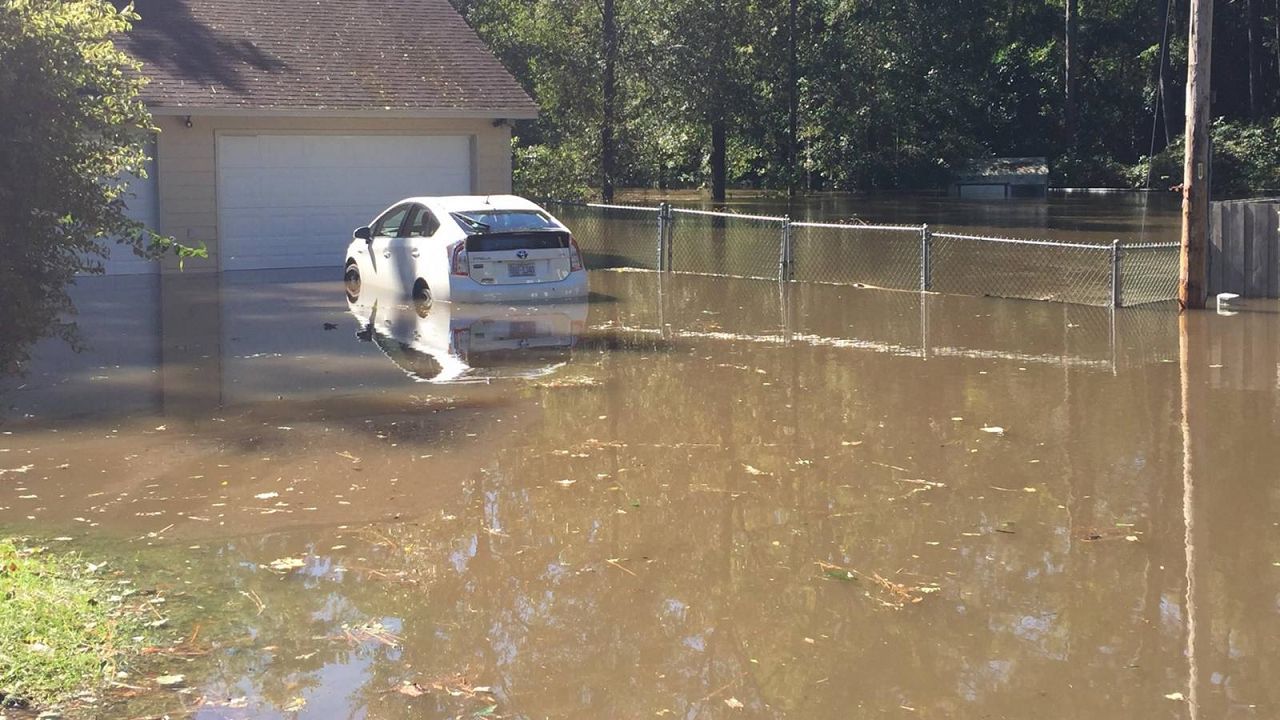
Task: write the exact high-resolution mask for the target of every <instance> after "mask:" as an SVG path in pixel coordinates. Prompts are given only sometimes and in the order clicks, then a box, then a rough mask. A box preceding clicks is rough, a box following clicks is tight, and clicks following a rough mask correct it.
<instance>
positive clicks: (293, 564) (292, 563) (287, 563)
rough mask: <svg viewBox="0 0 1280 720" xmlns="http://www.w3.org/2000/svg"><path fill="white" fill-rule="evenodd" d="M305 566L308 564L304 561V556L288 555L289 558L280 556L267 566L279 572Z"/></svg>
mask: <svg viewBox="0 0 1280 720" xmlns="http://www.w3.org/2000/svg"><path fill="white" fill-rule="evenodd" d="M305 566H306V563H305V562H303V560H302V558H292V557H287V558H278V559H276V560H272V561H271V563H270V564H269V565H268V566H267V567H269V568H271V569H272V570H276V571H279V572H289V571H291V570H297V569H298V568H301V567H305Z"/></svg>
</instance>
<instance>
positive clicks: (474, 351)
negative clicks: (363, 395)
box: [347, 286, 587, 383]
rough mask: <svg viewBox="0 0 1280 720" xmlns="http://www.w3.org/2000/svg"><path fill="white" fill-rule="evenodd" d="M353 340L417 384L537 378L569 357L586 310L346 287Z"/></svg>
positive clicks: (568, 304) (569, 305)
mask: <svg viewBox="0 0 1280 720" xmlns="http://www.w3.org/2000/svg"><path fill="white" fill-rule="evenodd" d="M347 306H348V309H349V310H350V311H351V314H352V316H354V317H355V319H356V322H357V323H359V330H358V331H357V332H356V337H357V338H358V339H359V340H361V341H362V342H371V343H373V344H375V345H377V346H378V348H379V349H380V350H381V351H382V352H383V354H385V355H386V356H387V357H388V358H390V359H391V360H392V361H393V362H394V363H395V364H396V365H397V366H398V367H399V368H400V369H401V370H403V371H404V373H405V374H406V375H408V376H409V378H410V379H412V380H414V381H415V382H430V383H466V382H489V381H493V380H498V379H504V378H536V377H541V376H543V375H547V374H549V373H552V372H554V371H555V370H556V369H557V368H559V367H560V366H561V365H563V364H565V363H566V362H568V361H569V360H570V359H571V357H572V352H573V348H574V346H575V345H577V342H578V337H579V336H580V335H581V334H582V333H583V330H584V329H585V327H586V324H587V303H585V302H565V303H554V304H542V305H533V306H510V305H494V304H484V305H478V304H468V303H456V302H455V303H428V302H425V301H422V300H410V299H408V298H406V297H405V296H404V294H403V293H402V292H400V291H399V290H397V289H392V288H381V287H373V286H370V287H366V288H364V289H363V290H362V291H361V292H360V293H359V294H355V295H353V294H351V292H350V289H349V288H348V292H347Z"/></svg>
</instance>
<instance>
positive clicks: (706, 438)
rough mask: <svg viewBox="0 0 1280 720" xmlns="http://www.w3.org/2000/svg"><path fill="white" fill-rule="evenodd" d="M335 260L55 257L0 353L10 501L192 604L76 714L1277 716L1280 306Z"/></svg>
mask: <svg viewBox="0 0 1280 720" xmlns="http://www.w3.org/2000/svg"><path fill="white" fill-rule="evenodd" d="M328 275H329V274H328V273H323V274H319V275H317V274H315V273H283V274H281V273H256V274H236V275H227V276H224V277H223V278H217V277H216V276H210V277H199V276H192V277H170V276H166V277H164V278H163V280H162V281H161V280H159V279H154V278H153V279H148V278H119V279H114V280H113V279H106V278H103V279H88V280H84V281H82V282H81V283H80V287H79V288H78V289H77V301H78V303H79V306H80V309H81V317H80V325H81V329H82V334H83V341H84V344H85V346H86V349H85V350H84V351H83V352H82V353H74V352H72V351H71V350H70V349H69V348H67V347H66V346H64V345H62V344H59V343H58V342H54V341H46V342H45V343H43V344H41V345H39V346H38V347H37V348H36V351H35V357H34V360H33V362H32V364H31V365H30V368H29V372H28V373H27V374H26V375H25V376H23V377H17V378H9V379H6V380H4V381H3V382H2V383H0V408H2V410H0V418H2V421H0V432H2V433H3V434H2V435H0V470H2V471H3V474H2V475H0V530H2V531H3V532H5V533H8V534H21V535H30V536H35V537H38V538H45V539H49V541H50V542H64V543H65V544H66V546H68V547H81V548H86V552H89V553H90V554H92V553H94V552H105V550H102V549H103V548H110V551H111V552H114V553H117V554H120V555H122V556H125V557H129V558H134V559H135V561H136V562H137V563H139V564H140V565H141V566H143V567H145V568H150V571H152V572H154V573H155V574H156V577H159V578H161V579H159V580H156V581H154V582H155V583H157V584H158V585H159V586H162V589H163V591H164V593H165V594H167V595H169V596H171V602H174V603H179V602H186V603H188V605H189V606H190V605H192V604H194V610H192V609H191V607H189V608H188V613H189V614H191V613H194V615H195V618H196V619H195V620H194V621H192V623H191V624H189V625H188V626H186V627H185V628H183V629H182V633H183V634H184V635H186V634H187V633H188V632H192V631H193V630H194V628H193V627H192V625H197V626H199V628H200V629H199V630H198V631H197V632H195V635H196V639H195V641H194V642H193V643H192V645H193V646H194V647H195V648H196V649H197V650H198V653H197V654H194V655H192V656H191V657H186V658H181V657H174V658H172V659H168V660H164V661H163V662H162V663H161V665H162V667H160V668H158V669H157V671H158V670H165V671H169V672H180V673H182V674H184V675H186V677H187V688H186V690H185V691H184V692H181V693H171V692H166V693H164V694H162V695H161V696H160V700H158V701H157V699H156V698H155V697H148V696H147V695H144V696H141V697H139V698H136V699H134V700H131V701H124V702H123V704H117V705H112V706H111V707H110V708H109V709H103V710H102V711H101V712H100V715H101V716H112V717H134V716H137V715H140V714H144V713H153V712H157V710H156V705H155V703H157V702H159V703H160V706H161V708H162V709H163V710H164V711H166V712H169V713H170V714H172V715H177V716H181V715H184V714H186V715H191V716H194V717H200V718H221V717H295V716H297V717H315V718H328V717H370V718H410V717H413V718H417V717H442V718H443V717H484V716H486V714H490V715H493V716H503V717H520V718H535V717H536V718H541V717H557V718H587V717H590V718H653V717H685V718H692V717H699V718H702V717H723V718H733V717H775V718H783V717H786V718H850V717H859V718H860V717H903V718H911V717H921V718H955V717H967V718H979V717H990V718H1025V717H1028V716H1031V715H1036V716H1042V717H1050V718H1077V717H1078V718H1134V717H1138V718H1188V717H1195V718H1245V717H1250V718H1252V717H1257V718H1266V717H1276V716H1277V715H1280V690H1278V689H1277V687H1276V685H1275V683H1274V678H1275V677H1277V675H1278V674H1280V648H1277V646H1276V644H1275V638H1276V637H1280V525H1278V523H1280V494H1278V492H1277V468H1280V443H1277V440H1278V439H1280V307H1277V306H1275V305H1269V304H1265V303H1260V304H1255V305H1254V306H1253V307H1252V308H1251V309H1250V310H1249V311H1246V312H1242V313H1241V314H1239V315H1235V316H1231V317H1223V316H1217V315H1213V314H1210V313H1197V314H1193V315H1191V316H1189V317H1187V318H1186V320H1185V324H1183V325H1182V326H1181V327H1180V325H1179V320H1178V317H1177V315H1176V313H1175V312H1174V311H1173V310H1172V309H1171V308H1169V307H1167V306H1150V307H1144V308H1135V309H1130V310H1122V311H1119V312H1118V313H1116V314H1114V315H1112V314H1111V313H1110V312H1109V311H1106V310H1103V309H1099V308H1088V307H1076V306H1067V305H1058V304H1051V303H1036V302H1018V301H1006V300H995V299H984V298H966V297H943V296H920V295H918V294H914V293H895V292H886V291H873V290H864V289H858V288H850V287H831V286H806V285H795V286H792V287H791V288H789V289H783V290H780V288H779V286H778V285H777V284H776V283H770V282H762V281H746V280H726V279H716V278H702V277H684V276H673V277H670V278H665V279H664V278H661V277H660V276H658V275H656V274H652V273H635V272H624V273H619V272H601V273H596V274H594V275H593V277H592V283H593V290H594V291H595V295H594V296H593V298H592V302H591V303H590V304H589V305H587V306H564V307H556V308H550V309H548V308H540V309H521V310H504V309H501V308H480V309H474V308H473V309H470V310H467V309H455V308H449V307H448V306H445V305H440V306H437V307H435V308H429V309H425V308H419V307H414V306H412V305H407V304H404V303H402V302H398V301H396V300H395V299H394V298H385V297H378V296H377V294H376V293H365V294H364V297H362V298H356V299H354V300H349V299H348V298H347V297H346V296H345V294H344V291H343V288H342V286H341V284H340V283H339V282H336V281H335V280H333V279H331V278H330V277H328ZM375 306H376V307H375ZM157 308H162V309H160V310H158V309H157ZM1180 332H1182V333H1185V341H1184V345H1183V346H1182V347H1184V348H1185V350H1183V351H1180V338H1179V334H1180ZM1184 388H1185V390H1184ZM56 537H65V538H71V539H70V540H67V541H55V540H52V538H56ZM289 558H293V559H297V560H300V561H301V563H302V567H301V568H298V569H289V570H282V571H275V570H272V569H271V568H270V564H271V563H272V562H273V561H276V560H283V559H289ZM182 597H185V598H186V599H185V600H182V599H181V598H182ZM132 682H138V683H142V684H145V683H146V680H145V678H138V679H135V680H134V681H132ZM406 682H416V683H417V686H416V687H415V686H410V688H409V689H408V690H407V691H401V688H402V687H404V683H406ZM477 687H479V688H482V690H476V688H477ZM146 703H151V704H146Z"/></svg>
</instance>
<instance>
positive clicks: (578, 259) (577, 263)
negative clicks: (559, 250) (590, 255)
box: [569, 235, 582, 272]
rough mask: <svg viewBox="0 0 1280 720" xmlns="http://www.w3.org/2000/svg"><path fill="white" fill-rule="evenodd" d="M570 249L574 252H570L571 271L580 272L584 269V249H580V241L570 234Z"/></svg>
mask: <svg viewBox="0 0 1280 720" xmlns="http://www.w3.org/2000/svg"><path fill="white" fill-rule="evenodd" d="M569 249H570V250H572V251H573V252H571V253H569V272H578V271H579V270H581V269H582V251H581V250H579V249H578V241H577V240H574V239H573V236H572V235H570V236H569Z"/></svg>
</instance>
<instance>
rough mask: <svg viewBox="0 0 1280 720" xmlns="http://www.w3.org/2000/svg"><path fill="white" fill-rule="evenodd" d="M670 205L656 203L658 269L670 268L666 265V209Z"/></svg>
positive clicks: (660, 270) (661, 270)
mask: <svg viewBox="0 0 1280 720" xmlns="http://www.w3.org/2000/svg"><path fill="white" fill-rule="evenodd" d="M670 207H671V206H670V205H668V204H667V203H665V202H663V203H658V271H659V272H663V271H666V270H670V269H671V268H669V267H667V210H668V209H669V208H670Z"/></svg>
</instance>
